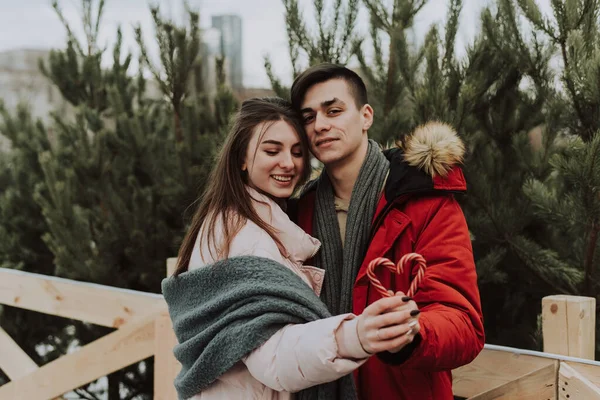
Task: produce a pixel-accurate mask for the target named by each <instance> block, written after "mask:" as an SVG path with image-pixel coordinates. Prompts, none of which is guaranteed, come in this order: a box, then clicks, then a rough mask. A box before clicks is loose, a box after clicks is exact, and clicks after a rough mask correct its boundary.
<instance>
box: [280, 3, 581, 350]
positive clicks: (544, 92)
mask: <svg viewBox="0 0 600 400" xmlns="http://www.w3.org/2000/svg"><path fill="white" fill-rule="evenodd" d="M363 3H364V4H365V6H366V8H367V10H368V11H369V14H370V17H371V18H370V27H369V38H368V39H364V40H362V41H357V43H360V45H359V46H355V47H354V51H355V54H356V56H357V59H358V61H359V63H360V66H361V68H360V73H361V74H362V75H363V76H364V77H365V80H366V82H367V86H368V89H369V99H370V103H371V104H372V105H373V106H374V109H375V115H376V119H375V123H374V125H373V127H372V128H371V129H370V131H369V134H370V136H371V137H373V138H375V139H376V140H378V141H379V142H380V143H382V144H383V145H390V144H391V143H392V142H393V141H394V140H396V139H399V138H402V137H403V135H405V134H407V133H409V132H411V131H412V130H413V129H414V128H415V127H416V126H417V125H419V124H422V123H425V122H427V121H431V120H440V121H443V122H447V123H449V124H451V125H452V126H453V127H455V128H456V129H457V131H458V132H459V134H460V135H461V136H462V137H463V139H464V140H465V142H466V143H467V145H468V154H467V160H466V162H465V166H464V171H465V175H466V177H467V182H468V185H469V191H468V194H467V195H466V196H465V197H461V198H459V200H460V201H461V203H462V206H463V210H464V212H465V215H466V218H467V222H468V224H469V227H470V231H471V234H472V238H473V248H474V254H475V260H476V265H477V269H478V275H479V285H480V291H481V297H482V303H483V307H484V316H485V319H486V324H485V326H486V332H487V337H488V342H491V343H498V344H505V345H513V346H517V347H525V348H532V347H535V348H539V338H538V336H537V335H538V332H537V328H538V326H537V325H538V322H537V321H538V318H537V317H538V315H539V312H540V301H541V297H543V296H544V295H548V294H556V293H577V288H578V285H579V284H580V283H581V281H582V276H583V275H582V273H581V270H580V269H578V268H576V267H575V266H574V264H573V263H571V262H568V260H566V259H565V258H562V259H561V258H560V257H558V256H557V254H558V253H559V248H558V247H555V246H554V244H555V242H557V240H556V239H557V238H558V236H557V235H556V232H557V231H556V230H554V231H553V230H552V229H550V227H549V226H548V223H547V220H546V219H545V218H544V217H543V216H542V215H541V214H538V213H536V212H535V209H534V205H533V204H532V202H531V200H530V199H529V198H527V197H526V196H525V194H524V192H523V187H524V185H525V183H526V182H529V181H531V180H535V181H536V182H537V181H540V182H549V184H553V182H555V181H556V179H555V178H554V176H555V174H554V173H553V170H552V167H551V165H550V163H549V160H551V159H552V158H553V157H554V156H555V155H557V154H561V153H564V152H565V151H566V148H568V147H569V146H568V145H565V143H564V141H562V140H561V137H560V131H559V130H551V129H548V128H547V127H549V126H554V124H555V123H556V122H557V121H558V120H563V119H565V120H569V121H573V120H572V119H571V118H570V117H569V116H567V115H565V112H564V109H565V107H564V99H563V96H562V95H561V93H560V91H559V90H556V89H555V87H554V81H553V73H554V71H553V70H552V68H551V67H550V66H551V61H552V56H553V54H554V51H553V46H552V45H551V44H549V43H548V42H547V41H543V40H541V39H540V38H539V34H538V32H536V31H535V30H533V31H532V34H531V35H530V36H531V37H530V38H528V39H525V37H526V36H525V34H523V33H522V32H521V31H520V30H519V29H518V27H519V23H518V22H517V21H518V20H517V14H516V9H515V7H514V4H513V2H512V1H510V0H497V2H496V3H495V4H494V5H492V6H490V7H488V8H486V9H484V10H483V12H482V14H481V30H480V32H479V33H478V34H477V36H476V38H475V40H474V41H473V43H471V44H470V45H469V46H468V48H467V51H466V55H465V56H464V57H460V58H459V57H457V56H456V54H455V46H456V45H455V43H456V34H457V32H458V28H459V17H460V13H461V11H462V1H460V0H452V1H450V2H449V3H448V13H447V20H446V23H445V27H444V28H443V33H440V32H441V28H440V27H438V26H432V27H430V29H429V31H428V33H427V34H426V35H425V39H424V41H423V43H422V44H419V41H418V40H417V39H418V38H417V37H415V34H414V31H415V26H414V21H415V20H416V19H417V16H418V14H419V12H420V11H421V10H422V8H423V7H424V6H425V5H426V3H427V1H426V0H395V1H393V2H391V3H390V4H388V3H384V2H383V1H381V0H365V1H364V2H363ZM287 25H288V30H291V31H295V30H298V29H299V30H300V31H302V29H301V28H298V24H297V23H295V22H294V21H293V20H290V19H287ZM339 29H342V30H343V29H344V27H340V28H339ZM591 30H593V29H590V31H591ZM383 43H386V44H388V45H387V46H386V47H385V48H384V47H383ZM290 48H292V46H291V45H290ZM367 54H372V56H371V57H370V58H369V57H367ZM590 70H591V69H590ZM538 141H539V143H538Z"/></svg>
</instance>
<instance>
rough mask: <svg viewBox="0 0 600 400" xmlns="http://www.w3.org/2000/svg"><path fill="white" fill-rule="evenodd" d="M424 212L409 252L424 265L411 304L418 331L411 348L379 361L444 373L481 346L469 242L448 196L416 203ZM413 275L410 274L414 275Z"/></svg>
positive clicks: (467, 359)
mask: <svg viewBox="0 0 600 400" xmlns="http://www.w3.org/2000/svg"><path fill="white" fill-rule="evenodd" d="M417 201H420V202H421V204H418V205H417V206H418V207H423V208H425V209H428V210H429V211H428V212H427V213H426V214H423V215H424V221H423V222H421V223H420V221H414V222H416V223H415V224H414V227H415V229H419V228H420V232H415V236H414V237H415V243H414V252H416V253H419V254H421V255H422V256H423V257H424V258H425V260H426V261H427V270H426V272H425V277H424V279H423V281H422V282H421V285H420V286H419V288H418V290H417V292H416V294H415V296H414V300H415V302H416V303H417V304H418V306H419V308H420V309H421V316H420V319H419V322H420V325H421V332H420V335H419V336H418V337H416V338H415V339H416V340H415V341H414V342H413V344H412V345H409V346H407V348H406V349H404V350H403V351H401V352H399V353H397V354H390V353H382V354H381V355H380V358H381V359H382V360H383V361H384V362H387V363H389V364H396V365H402V367H403V368H418V369H428V370H449V369H454V368H457V367H459V366H462V365H465V364H468V363H469V362H471V361H472V360H473V359H474V358H475V357H476V356H477V355H478V354H479V352H480V351H481V349H482V348H483V345H484V342H485V334H484V329H483V316H482V312H481V302H480V298H479V289H478V287H477V274H476V271H475V262H474V259H473V250H472V247H471V239H470V234H469V230H468V228H467V223H466V220H465V217H464V214H463V212H462V210H461V208H460V206H459V205H458V202H457V201H456V200H455V199H454V197H453V196H452V195H446V196H442V197H432V198H425V199H420V200H417ZM416 272H417V271H416V269H414V270H413V271H412V276H413V277H414V275H415V274H416Z"/></svg>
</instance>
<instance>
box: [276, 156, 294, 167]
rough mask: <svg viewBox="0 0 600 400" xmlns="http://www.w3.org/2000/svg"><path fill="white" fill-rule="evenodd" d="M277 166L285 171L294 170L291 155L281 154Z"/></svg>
mask: <svg viewBox="0 0 600 400" xmlns="http://www.w3.org/2000/svg"><path fill="white" fill-rule="evenodd" d="M279 166H280V167H281V168H285V169H292V168H294V160H293V159H292V154H291V153H286V152H281V158H280V159H279Z"/></svg>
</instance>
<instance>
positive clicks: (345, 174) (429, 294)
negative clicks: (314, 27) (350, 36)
mask: <svg viewBox="0 0 600 400" xmlns="http://www.w3.org/2000/svg"><path fill="white" fill-rule="evenodd" d="M291 100H292V104H293V105H294V107H295V108H297V109H298V110H300V111H301V113H302V116H303V118H304V122H305V129H306V133H307V135H308V138H309V143H310V147H311V151H312V153H313V154H314V156H315V157H316V158H317V159H319V160H320V161H321V162H322V163H323V165H324V170H323V173H322V174H321V175H320V177H319V178H318V179H316V180H315V181H314V182H312V183H311V184H309V185H308V187H307V188H306V189H305V191H304V193H303V195H302V196H301V198H300V199H299V201H298V203H297V210H296V219H297V222H298V224H299V225H300V226H301V227H302V228H303V229H304V230H306V231H307V232H308V233H310V234H312V235H314V236H315V237H317V238H318V239H320V240H321V242H322V248H321V250H320V252H319V253H318V254H317V256H315V258H314V260H313V263H314V264H315V265H316V266H318V267H321V268H324V269H325V270H326V276H325V281H324V286H323V290H322V294H321V298H322V299H323V301H324V302H325V304H327V306H328V307H329V309H330V311H331V312H332V313H333V314H339V313H344V312H354V313H355V314H357V315H358V314H361V313H362V312H363V310H365V308H366V307H367V305H369V304H372V303H373V302H374V301H376V300H378V299H380V298H381V295H380V294H379V293H378V292H377V291H376V290H375V288H374V286H373V285H372V284H371V283H370V280H369V279H368V277H367V275H366V269H367V265H368V264H369V262H370V261H372V260H373V259H375V258H377V257H386V258H389V259H390V260H392V261H393V262H394V263H397V262H398V261H399V260H400V258H401V257H402V256H403V255H404V254H407V253H413V252H414V253H418V254H421V255H422V256H423V257H424V258H425V260H426V262H427V270H426V271H427V272H426V274H425V278H424V279H423V281H422V282H421V284H420V285H419V288H418V290H417V292H416V294H415V296H414V302H415V303H416V305H418V307H419V309H420V311H421V314H420V316H419V326H418V327H417V328H418V329H416V330H410V331H408V332H407V333H406V334H405V336H406V340H405V341H403V342H402V343H401V344H400V345H399V347H397V348H395V349H394V350H393V351H384V352H379V353H377V355H376V356H372V357H370V358H369V360H368V361H367V362H366V363H365V364H364V365H363V366H361V367H360V368H359V370H358V371H357V372H356V373H355V375H354V377H355V384H356V388H357V392H358V395H359V398H361V399H378V400H379V399H410V400H445V399H452V398H453V395H452V375H451V370H452V369H454V368H457V367H459V366H461V365H465V364H467V363H469V362H470V361H472V360H473V359H474V358H475V357H476V356H477V354H478V353H479V352H480V351H481V349H482V348H483V344H484V330H483V318H482V313H481V305H480V300H479V291H478V288H477V277H476V272H475V265H474V260H473V253H472V248H471V242H470V236H469V232H468V228H467V224H466V221H465V218H464V215H463V213H462V211H461V209H460V206H459V205H458V203H457V201H456V200H455V198H454V195H453V194H454V193H460V192H464V191H465V190H466V183H465V180H464V177H463V174H462V171H461V169H460V168H459V166H458V164H460V163H461V161H462V157H463V153H464V146H463V144H462V142H461V141H460V139H459V138H458V136H457V135H456V133H455V132H454V131H453V130H452V129H451V128H450V127H449V126H447V125H444V124H440V123H432V124H428V125H425V126H422V127H420V128H418V129H417V130H416V131H415V132H414V133H413V134H412V135H409V136H408V137H406V138H405V139H404V140H403V141H402V144H401V145H400V146H399V147H397V148H394V149H391V150H387V151H385V152H382V151H381V150H380V149H379V148H378V146H377V144H376V143H375V142H373V141H370V140H369V139H368V133H367V132H368V129H369V128H370V127H371V125H372V123H373V109H372V108H371V106H370V105H369V104H368V101H367V91H366V88H365V85H364V83H363V81H362V80H361V78H360V77H359V76H358V75H357V74H356V73H354V72H353V71H351V70H349V69H347V68H345V67H341V66H336V65H331V64H321V65H317V66H314V67H311V68H309V69H308V70H306V71H305V72H304V73H302V74H301V75H299V76H298V77H297V78H296V80H295V81H294V83H293V85H292V89H291ZM416 272H417V269H416V266H413V267H412V268H406V269H405V270H404V272H403V273H402V274H400V275H396V274H394V273H392V272H391V271H389V270H387V269H385V268H381V269H378V270H377V276H378V278H379V279H380V281H381V283H382V284H383V286H385V287H386V288H388V289H390V290H392V291H393V292H394V293H397V294H399V295H402V296H404V293H406V292H407V291H408V288H409V286H410V283H411V281H412V280H413V278H414V276H415V275H416ZM411 303H412V302H411ZM413 304H414V303H413ZM407 307H408V305H407ZM414 314H415V313H413V314H412V315H413V316H414ZM406 322H408V321H405V323H406ZM413 325H414V324H413ZM419 328H420V329H419ZM359 329H360V327H359ZM384 331H386V332H384ZM390 332H391V330H389V329H388V330H386V329H382V330H381V335H382V336H384V337H382V339H389V340H395V339H397V338H394V337H390V336H389V335H390ZM396 332H397V330H396ZM378 333H379V331H378ZM396 343H398V342H397V341H396ZM365 350H367V351H368V350H369V349H365Z"/></svg>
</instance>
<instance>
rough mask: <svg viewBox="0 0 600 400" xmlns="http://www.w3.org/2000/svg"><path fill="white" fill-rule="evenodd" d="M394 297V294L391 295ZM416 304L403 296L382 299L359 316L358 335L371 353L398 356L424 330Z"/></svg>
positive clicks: (364, 347)
mask: <svg viewBox="0 0 600 400" xmlns="http://www.w3.org/2000/svg"><path fill="white" fill-rule="evenodd" d="M390 294H391V292H390ZM419 313H420V311H419V309H418V307H417V304H416V303H415V302H414V301H412V299H411V298H410V297H406V296H405V294H404V293H402V292H397V293H396V295H395V296H392V297H385V298H383V299H379V300H377V301H376V302H374V303H373V304H371V305H369V306H368V307H367V308H365V310H364V311H363V313H362V314H361V315H360V316H358V324H357V331H358V332H357V333H358V339H359V340H360V343H361V345H362V346H363V349H364V350H365V351H366V352H368V353H371V354H373V353H380V352H382V351H389V352H391V353H397V352H398V351H400V350H401V349H402V348H403V347H404V346H406V345H407V344H408V343H410V342H412V341H413V339H414V336H415V335H416V334H417V333H418V332H419V330H420V329H421V327H420V325H419V319H418V316H419Z"/></svg>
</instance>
